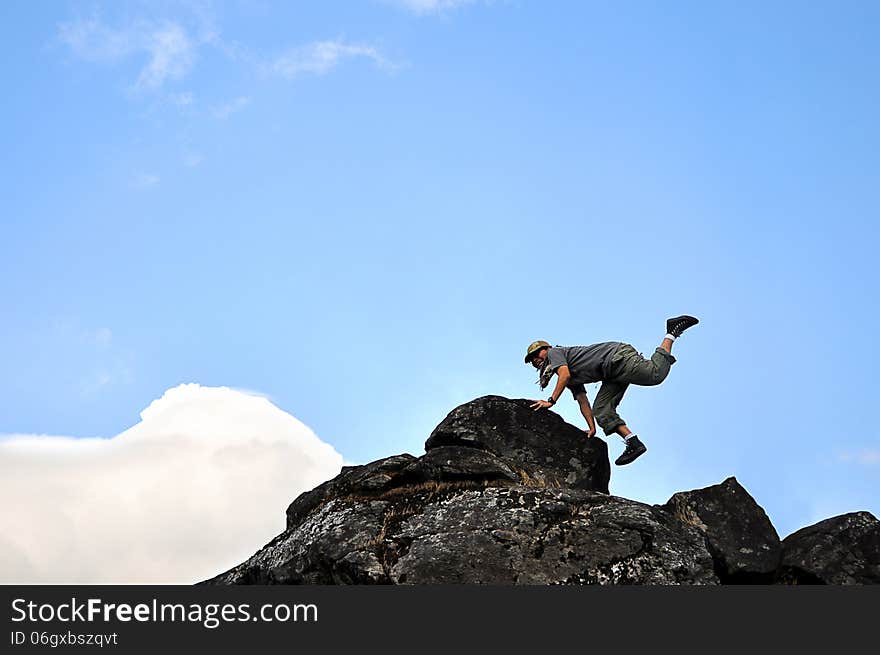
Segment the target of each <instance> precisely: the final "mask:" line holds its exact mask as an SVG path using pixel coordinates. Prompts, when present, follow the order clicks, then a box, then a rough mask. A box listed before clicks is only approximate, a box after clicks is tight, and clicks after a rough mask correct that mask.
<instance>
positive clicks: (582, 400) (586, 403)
mask: <svg viewBox="0 0 880 655" xmlns="http://www.w3.org/2000/svg"><path fill="white" fill-rule="evenodd" d="M574 399H575V400H576V401H577V404H578V407H580V408H581V414H583V415H584V418H585V419H587V425H588V426H589V428H588V429H587V430H586V432H587V437H595V436H596V420H595V419H594V418H593V408H592V407H590V399H589V398H587V392H586V391H579V392H578V393H576V394H575V396H574Z"/></svg>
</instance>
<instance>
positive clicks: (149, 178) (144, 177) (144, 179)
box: [134, 173, 160, 190]
mask: <svg viewBox="0 0 880 655" xmlns="http://www.w3.org/2000/svg"><path fill="white" fill-rule="evenodd" d="M159 181H160V180H159V176H158V175H155V174H153V173H138V174H137V175H136V176H135V178H134V187H135V188H136V189H141V190H146V189H152V188H153V187H155V186H156V185H157V184H159Z"/></svg>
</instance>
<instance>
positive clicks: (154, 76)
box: [58, 18, 196, 91]
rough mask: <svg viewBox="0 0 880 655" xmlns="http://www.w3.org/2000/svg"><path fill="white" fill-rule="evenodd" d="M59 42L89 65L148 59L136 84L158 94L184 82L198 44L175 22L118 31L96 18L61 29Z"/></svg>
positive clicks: (135, 25) (140, 24)
mask: <svg viewBox="0 0 880 655" xmlns="http://www.w3.org/2000/svg"><path fill="white" fill-rule="evenodd" d="M58 38H59V40H60V41H61V42H62V43H64V44H65V45H67V46H68V47H69V48H70V51H71V52H72V53H73V55H74V56H76V57H78V58H80V59H83V60H85V61H91V62H102V63H117V62H120V61H122V60H125V59H128V58H129V57H134V56H138V55H140V56H142V57H143V56H145V57H146V59H147V61H146V63H145V64H144V65H143V66H142V67H141V69H140V72H139V73H138V76H137V79H136V80H135V82H134V84H133V87H134V89H135V90H138V91H154V90H157V89H159V88H161V87H162V86H163V85H164V84H165V83H166V82H167V81H168V80H179V79H182V78H184V77H185V76H186V75H187V74H188V73H189V72H190V70H192V67H193V63H194V61H195V50H196V43H195V42H194V41H193V39H192V38H191V37H190V36H189V34H188V33H187V31H186V29H185V28H184V27H182V26H181V25H180V24H178V23H176V22H173V21H162V22H150V21H136V22H133V23H131V24H129V25H127V26H124V27H120V28H114V27H110V26H108V25H105V24H104V23H102V22H101V21H100V20H98V19H96V18H92V19H89V20H77V21H73V22H69V23H62V24H61V25H59V27H58Z"/></svg>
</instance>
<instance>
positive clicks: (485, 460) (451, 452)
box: [402, 446, 519, 482]
mask: <svg viewBox="0 0 880 655" xmlns="http://www.w3.org/2000/svg"><path fill="white" fill-rule="evenodd" d="M402 475H404V476H406V477H407V478H409V479H412V480H414V481H418V482H427V481H429V480H437V481H449V480H486V481H500V480H510V481H517V480H519V476H518V475H517V474H516V473H514V472H513V470H512V469H511V468H510V467H509V466H508V465H507V464H505V463H504V462H503V461H502V460H501V459H500V458H498V457H496V456H495V455H493V454H492V453H490V452H487V451H485V450H478V449H476V448H464V447H459V446H444V447H441V448H435V449H434V450H432V451H430V452H428V453H426V454H425V455H423V456H421V457H419V458H418V459H417V460H415V461H413V462H412V463H410V464H409V465H407V467H406V468H405V469H404V470H403V471H402Z"/></svg>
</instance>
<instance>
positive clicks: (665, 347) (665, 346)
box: [660, 337, 672, 355]
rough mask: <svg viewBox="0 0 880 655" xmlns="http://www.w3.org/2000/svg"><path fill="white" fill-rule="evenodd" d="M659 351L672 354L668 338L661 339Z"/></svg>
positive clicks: (670, 341)
mask: <svg viewBox="0 0 880 655" xmlns="http://www.w3.org/2000/svg"><path fill="white" fill-rule="evenodd" d="M660 349H661V350H665V351H666V352H668V353H669V354H670V355H671V354H672V339H670V338H669V337H666V338H665V339H663V343H661V344H660Z"/></svg>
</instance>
